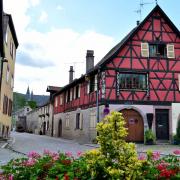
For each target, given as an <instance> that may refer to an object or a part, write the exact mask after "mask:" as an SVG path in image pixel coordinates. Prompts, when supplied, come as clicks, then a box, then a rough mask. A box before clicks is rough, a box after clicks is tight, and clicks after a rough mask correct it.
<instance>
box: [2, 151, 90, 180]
mask: <svg viewBox="0 0 180 180" xmlns="http://www.w3.org/2000/svg"><path fill="white" fill-rule="evenodd" d="M77 157H78V158H74V157H73V155H72V153H71V152H67V153H55V152H51V151H49V150H44V153H43V155H40V154H38V153H37V152H34V151H33V152H30V153H29V154H28V157H27V158H19V159H14V160H11V161H10V162H9V163H8V164H7V165H5V166H2V167H1V169H2V170H3V173H2V174H0V180H45V179H48V180H50V179H54V180H62V179H63V180H64V179H66V180H70V179H74V180H75V179H76V180H78V179H87V178H88V176H89V177H90V174H88V173H87V170H86V168H87V165H86V161H85V159H84V156H82V152H78V153H77Z"/></svg>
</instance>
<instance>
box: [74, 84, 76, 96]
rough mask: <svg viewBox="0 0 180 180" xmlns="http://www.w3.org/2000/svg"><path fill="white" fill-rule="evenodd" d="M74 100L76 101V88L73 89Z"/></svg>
mask: <svg viewBox="0 0 180 180" xmlns="http://www.w3.org/2000/svg"><path fill="white" fill-rule="evenodd" d="M74 99H76V86H75V87H74Z"/></svg>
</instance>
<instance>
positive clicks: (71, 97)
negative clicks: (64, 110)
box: [70, 89, 73, 101]
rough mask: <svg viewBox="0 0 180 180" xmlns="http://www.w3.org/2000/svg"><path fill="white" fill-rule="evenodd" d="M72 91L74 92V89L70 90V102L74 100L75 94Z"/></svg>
mask: <svg viewBox="0 0 180 180" xmlns="http://www.w3.org/2000/svg"><path fill="white" fill-rule="evenodd" d="M72 91H73V89H70V101H72V99H73V96H72V95H73V93H72Z"/></svg>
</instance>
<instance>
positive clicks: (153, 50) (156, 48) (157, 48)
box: [149, 44, 167, 57]
mask: <svg viewBox="0 0 180 180" xmlns="http://www.w3.org/2000/svg"><path fill="white" fill-rule="evenodd" d="M166 54H167V49H166V44H149V55H150V57H166Z"/></svg>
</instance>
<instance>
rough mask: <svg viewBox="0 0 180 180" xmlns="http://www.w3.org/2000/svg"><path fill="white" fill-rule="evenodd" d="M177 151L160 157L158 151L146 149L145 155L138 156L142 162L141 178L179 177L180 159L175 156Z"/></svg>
mask: <svg viewBox="0 0 180 180" xmlns="http://www.w3.org/2000/svg"><path fill="white" fill-rule="evenodd" d="M179 152H180V151H179V150H176V151H174V154H171V155H167V156H164V157H160V153H159V152H152V151H148V152H147V156H145V155H144V156H143V157H144V158H139V159H140V160H141V161H142V164H143V166H142V170H141V171H142V172H143V174H142V177H143V179H180V159H179V157H178V156H176V155H178V154H179ZM141 156H142V155H140V156H139V157H141Z"/></svg>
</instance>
